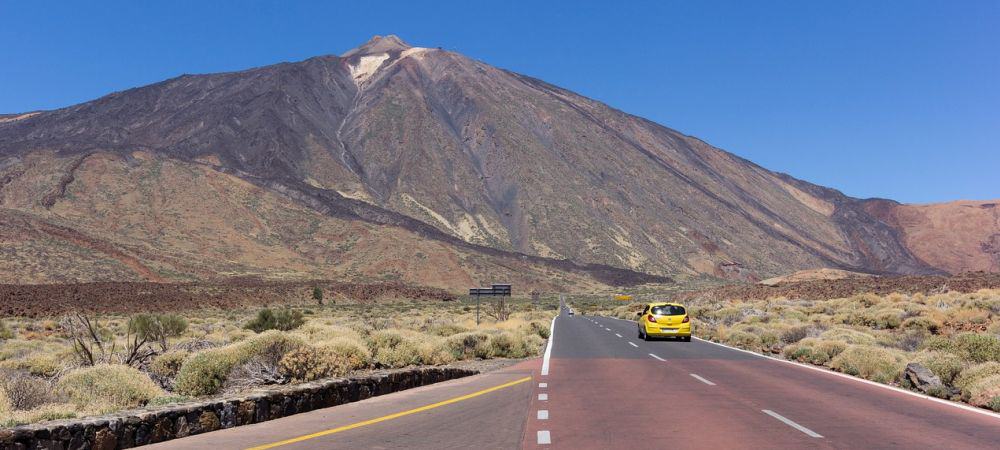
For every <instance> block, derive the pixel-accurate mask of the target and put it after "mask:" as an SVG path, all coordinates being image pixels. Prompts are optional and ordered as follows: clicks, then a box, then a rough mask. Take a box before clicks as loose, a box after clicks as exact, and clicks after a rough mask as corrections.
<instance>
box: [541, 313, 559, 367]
mask: <svg viewBox="0 0 1000 450" xmlns="http://www.w3.org/2000/svg"><path fill="white" fill-rule="evenodd" d="M556 317H559V316H556ZM556 317H553V318H552V324H551V325H549V342H548V343H547V344H545V357H543V358H542V376H547V375H548V374H549V358H551V357H552V342H553V341H555V339H556Z"/></svg>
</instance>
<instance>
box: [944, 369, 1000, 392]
mask: <svg viewBox="0 0 1000 450" xmlns="http://www.w3.org/2000/svg"><path fill="white" fill-rule="evenodd" d="M994 375H1000V363H998V362H995V361H989V362H985V363H981V364H976V365H974V366H969V367H966V368H965V369H963V370H962V371H961V372H959V374H958V376H956V377H955V382H954V384H955V387H956V388H958V389H960V390H961V391H962V398H965V399H968V398H969V395H970V392H969V386H971V385H972V384H974V383H975V382H977V381H979V380H981V379H983V378H989V377H991V376H994Z"/></svg>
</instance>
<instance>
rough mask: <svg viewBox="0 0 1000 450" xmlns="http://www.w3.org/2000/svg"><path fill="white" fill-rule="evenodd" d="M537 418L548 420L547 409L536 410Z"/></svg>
mask: <svg viewBox="0 0 1000 450" xmlns="http://www.w3.org/2000/svg"><path fill="white" fill-rule="evenodd" d="M538 420H549V410H547V409H539V410H538Z"/></svg>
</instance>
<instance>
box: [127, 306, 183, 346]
mask: <svg viewBox="0 0 1000 450" xmlns="http://www.w3.org/2000/svg"><path fill="white" fill-rule="evenodd" d="M130 326H132V327H134V328H135V334H136V335H137V336H139V337H141V338H142V339H144V340H146V341H151V342H156V343H158V344H159V345H160V350H161V351H163V352H165V351H167V347H168V345H167V339H169V338H172V337H177V336H180V335H181V334H183V333H184V331H186V330H187V327H188V323H187V320H185V319H184V318H183V317H181V316H178V315H176V314H139V315H138V316H135V317H133V318H132V319H131V321H130Z"/></svg>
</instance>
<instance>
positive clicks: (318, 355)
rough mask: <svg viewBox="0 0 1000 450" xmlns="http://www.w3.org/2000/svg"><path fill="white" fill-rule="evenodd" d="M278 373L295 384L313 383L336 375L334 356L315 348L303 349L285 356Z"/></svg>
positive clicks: (280, 362)
mask: <svg viewBox="0 0 1000 450" xmlns="http://www.w3.org/2000/svg"><path fill="white" fill-rule="evenodd" d="M278 371H279V372H280V373H281V374H282V375H284V376H285V377H288V378H289V379H291V380H292V381H295V382H304V381H313V380H318V379H320V378H326V377H329V376H332V375H333V374H334V373H335V362H334V356H333V355H330V354H327V353H326V352H323V351H320V350H317V349H316V348H315V347H308V346H307V347H301V348H297V349H295V350H292V351H290V352H288V353H287V354H285V356H284V357H282V358H281V361H279V362H278Z"/></svg>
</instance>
